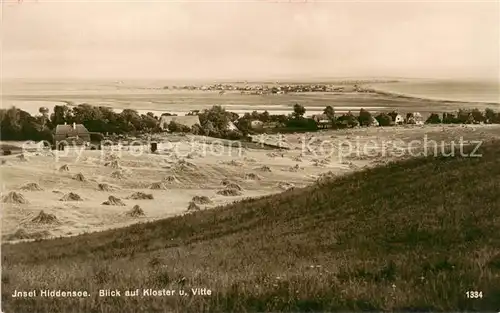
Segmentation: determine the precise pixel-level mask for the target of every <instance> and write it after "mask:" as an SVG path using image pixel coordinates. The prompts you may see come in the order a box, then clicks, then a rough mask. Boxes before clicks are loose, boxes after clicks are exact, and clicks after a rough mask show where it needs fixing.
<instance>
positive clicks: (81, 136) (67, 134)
mask: <svg viewBox="0 0 500 313" xmlns="http://www.w3.org/2000/svg"><path fill="white" fill-rule="evenodd" d="M54 144H55V147H57V149H58V150H64V147H65V146H68V145H71V146H82V145H86V146H88V145H89V144H90V132H89V131H88V130H87V128H86V127H85V126H83V124H76V123H73V124H72V125H67V124H64V125H57V126H56V130H55V133H54Z"/></svg>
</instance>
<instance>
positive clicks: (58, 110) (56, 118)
mask: <svg viewBox="0 0 500 313" xmlns="http://www.w3.org/2000/svg"><path fill="white" fill-rule="evenodd" d="M50 120H51V123H52V126H53V127H55V126H57V125H61V124H64V123H68V124H69V123H72V122H73V117H72V115H71V111H70V109H69V107H68V106H67V105H56V106H55V107H54V113H53V114H52V115H51V117H50Z"/></svg>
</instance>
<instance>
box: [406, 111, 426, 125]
mask: <svg viewBox="0 0 500 313" xmlns="http://www.w3.org/2000/svg"><path fill="white" fill-rule="evenodd" d="M406 123H408V124H413V125H424V119H423V117H422V114H420V113H419V112H413V113H408V115H407V116H406Z"/></svg>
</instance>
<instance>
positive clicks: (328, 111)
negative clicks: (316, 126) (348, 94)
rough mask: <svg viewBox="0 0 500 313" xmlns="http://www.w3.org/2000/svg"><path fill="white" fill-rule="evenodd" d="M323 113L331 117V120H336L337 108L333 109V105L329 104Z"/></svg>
mask: <svg viewBox="0 0 500 313" xmlns="http://www.w3.org/2000/svg"><path fill="white" fill-rule="evenodd" d="M323 114H325V115H326V116H328V118H329V119H330V121H332V122H334V121H335V110H334V109H333V107H332V106H330V105H329V106H327V107H326V108H325V109H324V110H323Z"/></svg>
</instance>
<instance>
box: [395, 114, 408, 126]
mask: <svg viewBox="0 0 500 313" xmlns="http://www.w3.org/2000/svg"><path fill="white" fill-rule="evenodd" d="M392 121H393V122H394V124H396V125H402V124H404V122H405V119H404V118H403V116H402V115H401V114H398V115H396V116H395V117H394V118H393V120H392Z"/></svg>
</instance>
